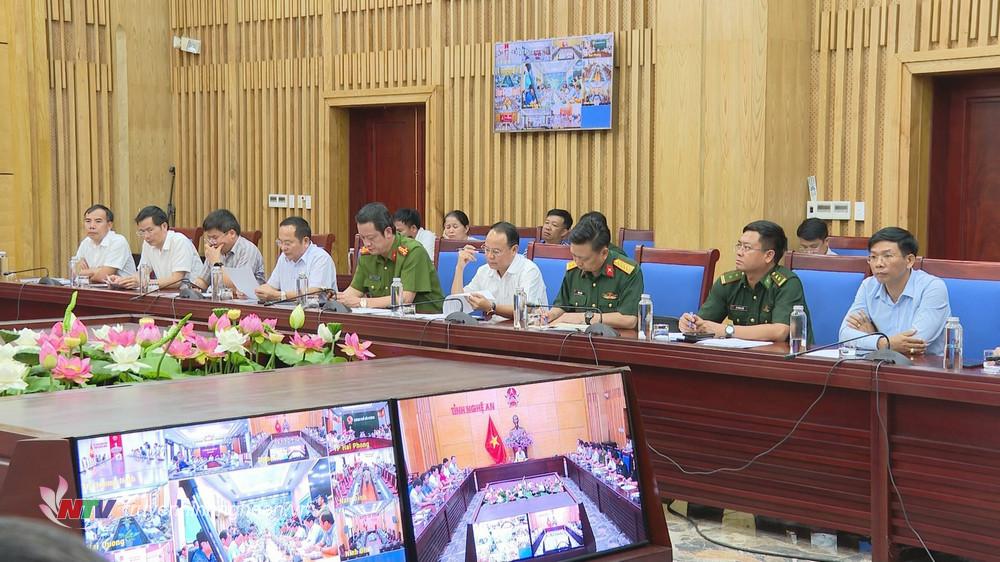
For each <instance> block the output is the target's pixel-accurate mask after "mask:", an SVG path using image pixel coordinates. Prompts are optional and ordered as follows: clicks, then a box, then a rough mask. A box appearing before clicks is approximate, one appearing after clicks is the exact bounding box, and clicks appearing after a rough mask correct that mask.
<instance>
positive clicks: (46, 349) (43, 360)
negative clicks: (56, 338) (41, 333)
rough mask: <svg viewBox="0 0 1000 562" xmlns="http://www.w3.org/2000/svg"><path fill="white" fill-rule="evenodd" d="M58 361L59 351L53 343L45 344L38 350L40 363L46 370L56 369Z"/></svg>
mask: <svg viewBox="0 0 1000 562" xmlns="http://www.w3.org/2000/svg"><path fill="white" fill-rule="evenodd" d="M39 339H41V338H39ZM60 341H61V340H60ZM58 359H59V349H58V348H57V347H55V346H54V345H53V344H52V342H51V341H46V342H43V343H42V344H41V347H40V348H39V350H38V363H39V364H40V365H41V366H43V367H45V368H46V369H54V368H55V366H56V365H57V364H58Z"/></svg>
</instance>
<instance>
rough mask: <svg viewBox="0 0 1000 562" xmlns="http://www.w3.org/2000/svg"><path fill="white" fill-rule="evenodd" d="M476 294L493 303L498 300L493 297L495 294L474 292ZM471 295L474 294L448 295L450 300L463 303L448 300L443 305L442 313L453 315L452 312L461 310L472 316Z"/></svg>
mask: <svg viewBox="0 0 1000 562" xmlns="http://www.w3.org/2000/svg"><path fill="white" fill-rule="evenodd" d="M474 292H476V293H479V294H480V295H482V296H483V298H485V299H486V300H491V301H492V300H496V297H494V296H493V293H491V292H489V291H474ZM471 294H472V293H455V294H453V295H448V298H449V299H461V302H459V301H458V300H446V301H444V302H443V303H442V305H441V309H442V311H443V312H444V314H445V315H448V314H451V313H452V312H458V311H459V310H461V311H462V312H464V313H466V314H471V313H472V311H473V310H474V309H473V308H472V305H471V304H469V295H471ZM459 307H461V308H459Z"/></svg>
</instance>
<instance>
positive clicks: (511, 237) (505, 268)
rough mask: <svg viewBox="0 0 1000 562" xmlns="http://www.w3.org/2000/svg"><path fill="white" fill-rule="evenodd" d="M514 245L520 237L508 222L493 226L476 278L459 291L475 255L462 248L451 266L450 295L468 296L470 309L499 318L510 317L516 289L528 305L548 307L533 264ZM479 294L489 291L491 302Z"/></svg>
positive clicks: (542, 286) (539, 272)
mask: <svg viewBox="0 0 1000 562" xmlns="http://www.w3.org/2000/svg"><path fill="white" fill-rule="evenodd" d="M518 242H520V237H519V236H518V234H517V228H515V227H514V225H512V224H510V223H509V222H498V223H496V224H494V225H493V226H492V227H491V228H490V231H489V232H487V233H486V242H484V243H483V253H484V254H486V263H485V264H484V265H481V266H479V269H477V270H476V276H475V277H473V278H472V281H471V282H470V283H469V284H468V285H466V286H465V287H462V279H463V278H464V277H463V274H464V273H465V267H466V266H467V265H469V263H471V262H473V261H476V256H477V255H478V252H477V251H476V249H475V248H473V247H472V246H466V247H465V248H463V249H462V251H461V252H459V255H458V263H457V264H456V266H455V278H454V280H453V281H452V284H451V292H452V294H458V293H469V297H468V299H469V304H470V305H472V308H474V309H477V310H481V311H483V312H484V313H486V314H487V315H488V316H489V315H496V316H501V317H503V318H513V317H514V292H515V291H516V290H517V289H518V288H523V289H524V292H525V293H526V294H527V296H528V300H527V302H528V303H531V304H540V305H547V304H549V299H548V296H546V293H545V281H544V280H543V279H542V272H541V271H540V270H539V269H538V266H537V265H535V263H534V262H532V261H530V260H529V259H528V258H526V257H524V256H522V255H521V254H519V253H518ZM480 291H489V292H490V293H491V294H492V295H493V298H494V299H495V300H488V299H486V298H484V297H483V295H482V294H480Z"/></svg>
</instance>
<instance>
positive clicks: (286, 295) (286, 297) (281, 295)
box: [278, 291, 288, 300]
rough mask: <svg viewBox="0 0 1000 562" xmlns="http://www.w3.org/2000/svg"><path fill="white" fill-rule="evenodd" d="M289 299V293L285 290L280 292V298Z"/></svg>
mask: <svg viewBox="0 0 1000 562" xmlns="http://www.w3.org/2000/svg"><path fill="white" fill-rule="evenodd" d="M287 299H288V293H286V292H284V291H281V292H280V293H278V300H287Z"/></svg>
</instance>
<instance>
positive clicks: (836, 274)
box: [785, 252, 871, 345]
mask: <svg viewBox="0 0 1000 562" xmlns="http://www.w3.org/2000/svg"><path fill="white" fill-rule="evenodd" d="M785 266H786V267H788V268H789V269H791V270H792V271H794V272H795V274H796V275H798V276H799V279H801V280H802V289H803V291H804V292H805V296H806V305H808V307H809V315H810V317H811V318H812V329H813V340H814V342H815V344H816V345H825V344H830V343H833V342H835V341H837V340H838V339H840V324H841V322H843V321H844V316H846V315H847V311H848V310H850V308H851V303H853V302H854V297H855V295H857V294H858V288H859V287H861V282H862V281H864V280H865V277H868V276H869V275H871V272H870V271H869V269H868V259H867V258H863V257H861V256H826V255H815V254H805V253H801V252H788V253H787V254H785Z"/></svg>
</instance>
